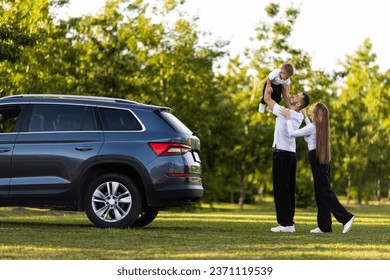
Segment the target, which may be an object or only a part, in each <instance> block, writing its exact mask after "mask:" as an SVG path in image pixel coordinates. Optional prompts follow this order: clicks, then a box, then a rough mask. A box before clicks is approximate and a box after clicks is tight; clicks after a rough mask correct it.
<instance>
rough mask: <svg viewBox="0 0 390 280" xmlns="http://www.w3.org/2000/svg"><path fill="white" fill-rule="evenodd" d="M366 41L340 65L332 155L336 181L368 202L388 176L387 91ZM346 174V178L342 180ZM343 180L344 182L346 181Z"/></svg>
mask: <svg viewBox="0 0 390 280" xmlns="http://www.w3.org/2000/svg"><path fill="white" fill-rule="evenodd" d="M375 59H376V55H375V54H373V53H372V44H371V42H370V40H369V39H366V40H365V41H364V42H363V44H362V45H361V46H360V47H359V48H358V50H357V51H356V53H355V54H354V55H350V56H347V59H346V62H345V63H344V64H343V66H344V70H345V73H346V74H345V75H346V76H345V86H344V87H343V88H342V90H341V94H340V97H339V99H338V103H337V104H336V105H335V112H336V118H335V122H334V123H333V125H334V127H335V130H334V134H335V135H336V138H335V142H334V146H335V147H336V149H335V150H334V153H335V154H336V156H335V158H336V161H337V166H338V167H339V170H338V173H339V174H338V177H339V178H341V179H343V178H344V180H340V181H341V182H345V181H347V186H348V190H347V193H348V197H350V194H351V191H352V187H354V186H356V193H357V200H358V203H359V204H361V203H362V202H363V200H369V199H370V196H371V194H372V193H373V192H374V189H375V188H377V187H378V185H379V186H380V185H381V181H383V180H386V179H385V178H386V176H388V175H386V174H389V166H390V164H389V163H390V158H389V156H390V155H389V143H390V142H389V134H388V133H387V132H388V121H386V120H387V119H388V117H387V116H388V112H389V105H388V104H389V103H388V101H389V88H388V85H386V83H385V79H384V76H383V75H382V74H381V73H380V72H379V66H378V65H377V64H376V63H375ZM344 174H347V176H344ZM345 177H346V178H345Z"/></svg>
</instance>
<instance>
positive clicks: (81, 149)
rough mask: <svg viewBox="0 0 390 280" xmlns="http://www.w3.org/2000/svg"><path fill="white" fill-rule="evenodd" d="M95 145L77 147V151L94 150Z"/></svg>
mask: <svg viewBox="0 0 390 280" xmlns="http://www.w3.org/2000/svg"><path fill="white" fill-rule="evenodd" d="M93 149H94V147H77V148H76V150H77V151H81V152H86V151H92V150H93Z"/></svg>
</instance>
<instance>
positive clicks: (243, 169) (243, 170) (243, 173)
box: [239, 162, 246, 210]
mask: <svg viewBox="0 0 390 280" xmlns="http://www.w3.org/2000/svg"><path fill="white" fill-rule="evenodd" d="M245 178H246V166H245V162H242V165H241V178H240V190H241V191H240V200H239V205H240V210H242V209H244V202H245Z"/></svg>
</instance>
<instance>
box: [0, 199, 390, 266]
mask: <svg viewBox="0 0 390 280" xmlns="http://www.w3.org/2000/svg"><path fill="white" fill-rule="evenodd" d="M347 208H348V209H349V210H350V211H351V212H352V213H354V214H355V215H356V219H355V222H354V224H353V226H352V229H351V231H350V232H349V233H348V234H342V233H341V231H342V225H341V224H339V223H338V222H337V221H336V220H334V224H333V233H327V234H317V235H315V234H310V233H309V231H310V229H313V228H315V227H316V209H315V208H311V209H297V213H296V217H295V222H296V232H295V233H271V232H269V229H270V227H272V226H275V225H276V221H275V211H274V208H273V203H271V202H264V203H261V204H259V205H245V207H244V210H243V211H239V210H238V207H237V205H230V204H216V205H214V207H213V209H210V207H209V206H208V205H203V206H202V209H197V210H195V211H194V212H190V213H189V212H181V211H178V210H176V211H174V210H169V211H166V212H161V213H160V214H159V216H158V217H157V219H156V220H155V221H154V222H153V223H152V224H150V225H149V226H147V227H145V228H142V229H99V228H96V227H94V226H93V225H92V223H90V222H89V220H88V219H87V217H86V215H85V214H84V213H74V212H62V211H51V210H37V209H30V208H0V258H1V259H17V260H51V259H60V260H86V259H90V260H107V259H109V260H135V259H142V260H149V259H153V260H160V259H169V260H172V259H232V260H241V259H252V260H253V259H268V260H283V259H288V260H293V259H295V260H301V259H304V260H333V259H351V260H366V259H370V260H390V205H389V204H387V205H380V206H361V207H354V206H350V207H348V206H347Z"/></svg>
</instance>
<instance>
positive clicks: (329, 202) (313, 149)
mask: <svg viewBox="0 0 390 280" xmlns="http://www.w3.org/2000/svg"><path fill="white" fill-rule="evenodd" d="M302 112H303V113H304V114H305V112H304V111H302ZM281 114H282V115H283V116H284V117H285V118H286V120H287V129H288V134H289V136H290V137H300V136H303V137H304V138H305V141H306V142H307V144H308V148H309V161H310V165H311V171H312V174H313V179H314V191H315V198H316V203H317V208H318V212H317V224H318V227H317V228H315V229H313V230H311V231H310V232H311V233H323V232H332V216H331V214H333V216H334V217H335V218H336V220H337V221H339V222H340V223H342V224H343V225H344V229H343V233H347V232H348V231H349V230H350V229H351V227H352V223H353V220H354V219H355V216H354V215H352V214H351V213H349V212H348V211H347V210H346V209H345V208H344V207H343V206H342V205H341V203H340V202H339V200H338V199H337V197H336V195H335V193H334V192H333V191H332V190H331V188H330V160H331V154H330V126H329V111H328V108H327V107H326V106H325V104H323V103H317V104H315V105H313V106H312V107H311V108H310V110H309V115H310V117H311V119H312V120H313V123H311V122H310V120H309V119H308V118H307V116H305V122H306V126H305V127H303V128H301V129H298V130H294V128H293V126H292V123H291V120H290V111H289V110H287V109H284V108H283V109H282V110H281Z"/></svg>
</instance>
